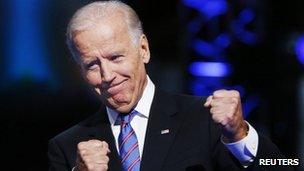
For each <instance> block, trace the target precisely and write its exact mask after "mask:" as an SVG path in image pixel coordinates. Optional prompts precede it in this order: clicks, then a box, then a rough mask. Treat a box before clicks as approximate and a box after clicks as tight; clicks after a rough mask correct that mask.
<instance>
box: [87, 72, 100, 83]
mask: <svg viewBox="0 0 304 171" xmlns="http://www.w3.org/2000/svg"><path fill="white" fill-rule="evenodd" d="M86 79H87V81H88V83H89V84H90V85H92V86H96V85H98V84H100V81H101V78H100V75H99V74H97V73H87V74H86Z"/></svg>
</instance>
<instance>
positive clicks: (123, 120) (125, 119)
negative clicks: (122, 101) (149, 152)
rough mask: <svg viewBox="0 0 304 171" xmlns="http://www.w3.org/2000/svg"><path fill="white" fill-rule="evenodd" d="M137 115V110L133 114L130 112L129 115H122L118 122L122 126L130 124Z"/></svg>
mask: <svg viewBox="0 0 304 171" xmlns="http://www.w3.org/2000/svg"><path fill="white" fill-rule="evenodd" d="M136 113H137V112H136V111H135V110H133V111H132V112H130V113H128V114H124V113H120V114H119V116H118V122H119V123H120V124H128V123H130V122H131V121H132V119H133V118H134V116H135V115H136Z"/></svg>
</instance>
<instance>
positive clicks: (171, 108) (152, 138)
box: [141, 89, 182, 171]
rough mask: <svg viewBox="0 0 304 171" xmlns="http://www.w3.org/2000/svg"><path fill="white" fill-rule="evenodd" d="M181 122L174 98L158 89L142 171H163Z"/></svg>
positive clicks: (145, 144)
mask: <svg viewBox="0 0 304 171" xmlns="http://www.w3.org/2000/svg"><path fill="white" fill-rule="evenodd" d="M181 122H182V119H181V118H180V116H178V115H177V107H176V103H175V101H174V99H173V98H172V96H170V95H168V94H165V93H163V92H161V91H159V90H157V89H156V91H155V96H154V99H153V103H152V106H151V112H150V115H149V121H148V125H147V130H146V136H145V137H146V138H145V143H144V150H143V157H142V161H141V171H150V170H151V171H152V170H153V171H154V170H161V168H162V165H163V163H164V161H165V159H166V155H167V153H168V151H169V150H170V147H171V145H172V143H173V142H174V139H175V136H176V134H177V132H178V129H179V127H180V124H181Z"/></svg>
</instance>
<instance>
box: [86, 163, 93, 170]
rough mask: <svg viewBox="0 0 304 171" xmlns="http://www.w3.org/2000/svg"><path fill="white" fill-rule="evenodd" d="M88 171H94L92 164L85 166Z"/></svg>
mask: <svg viewBox="0 0 304 171" xmlns="http://www.w3.org/2000/svg"><path fill="white" fill-rule="evenodd" d="M87 168H88V170H94V168H95V166H94V165H92V164H88V165H87Z"/></svg>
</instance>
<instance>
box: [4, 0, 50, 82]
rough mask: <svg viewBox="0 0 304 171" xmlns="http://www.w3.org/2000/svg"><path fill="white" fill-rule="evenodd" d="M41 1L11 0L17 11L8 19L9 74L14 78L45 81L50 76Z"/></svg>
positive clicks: (10, 4)
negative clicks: (43, 31)
mask: <svg viewBox="0 0 304 171" xmlns="http://www.w3.org/2000/svg"><path fill="white" fill-rule="evenodd" d="M43 2H44V1H41V0H27V1H23V0H11V1H9V2H8V3H9V7H10V9H12V10H11V11H14V12H13V13H11V18H12V19H11V20H9V23H8V27H9V29H8V30H9V35H8V37H9V38H10V40H9V41H8V43H9V45H8V48H7V56H9V58H7V60H6V61H7V65H6V66H7V67H6V77H7V78H9V79H10V80H11V81H18V80H32V81H38V82H43V81H46V80H48V79H50V77H51V71H50V70H51V69H50V66H49V62H48V61H47V59H48V58H49V56H47V52H46V47H45V46H44V45H45V44H44V41H45V40H44V39H43V37H42V36H43V33H42V30H43V28H42V25H43V23H42V22H43V18H42V12H43V11H44V10H43V8H42V5H43Z"/></svg>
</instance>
